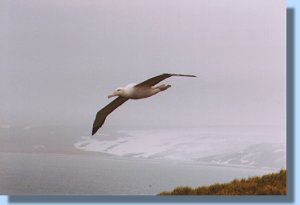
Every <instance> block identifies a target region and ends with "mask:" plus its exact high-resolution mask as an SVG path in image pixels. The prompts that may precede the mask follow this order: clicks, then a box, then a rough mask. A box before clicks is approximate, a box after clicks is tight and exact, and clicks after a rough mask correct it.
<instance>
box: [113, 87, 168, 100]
mask: <svg viewBox="0 0 300 205" xmlns="http://www.w3.org/2000/svg"><path fill="white" fill-rule="evenodd" d="M136 85H137V84H136V83H131V84H129V85H127V86H125V87H121V88H117V89H116V90H115V91H114V92H113V94H112V95H109V96H108V98H111V97H114V96H121V97H124V98H128V99H133V100H137V99H142V98H148V97H150V96H152V95H155V94H157V93H159V92H161V91H164V90H166V89H168V88H169V87H171V86H170V85H165V84H162V85H160V86H151V87H150V86H136Z"/></svg>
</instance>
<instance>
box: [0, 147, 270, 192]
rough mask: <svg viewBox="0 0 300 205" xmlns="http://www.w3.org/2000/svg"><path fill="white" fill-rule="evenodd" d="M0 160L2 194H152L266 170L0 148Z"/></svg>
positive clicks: (228, 179)
mask: <svg viewBox="0 0 300 205" xmlns="http://www.w3.org/2000/svg"><path fill="white" fill-rule="evenodd" d="M0 164H1V169H0V193H1V194H7V195H40V194H43V195H156V194H158V193H160V192H162V191H167V190H172V189H173V188H175V187H177V186H180V185H184V186H187V185H188V186H193V187H196V186H200V185H209V184H213V183H217V182H218V183H220V182H228V181H230V180H232V179H234V178H241V177H248V176H255V175H262V174H265V173H268V172H269V171H267V170H257V169H249V168H247V169H245V168H231V167H215V166H199V165H193V164H188V163H180V162H175V161H170V160H166V161H162V160H141V159H135V158H134V159H132V158H122V157H121V158H118V157H107V156H100V155H99V156H96V155H94V156H88V155H85V156H81V155H57V154H28V153H26V154H25V153H1V154H0Z"/></svg>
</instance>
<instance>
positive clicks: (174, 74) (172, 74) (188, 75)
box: [164, 73, 198, 78]
mask: <svg viewBox="0 0 300 205" xmlns="http://www.w3.org/2000/svg"><path fill="white" fill-rule="evenodd" d="M164 74H165V75H169V76H184V77H194V78H197V77H198V76H196V75H191V74H176V73H164Z"/></svg>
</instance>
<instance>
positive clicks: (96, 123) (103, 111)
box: [92, 97, 128, 135]
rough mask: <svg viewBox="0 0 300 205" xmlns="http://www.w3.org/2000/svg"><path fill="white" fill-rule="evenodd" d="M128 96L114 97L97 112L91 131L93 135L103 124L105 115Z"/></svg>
mask: <svg viewBox="0 0 300 205" xmlns="http://www.w3.org/2000/svg"><path fill="white" fill-rule="evenodd" d="M127 100H128V98H124V97H117V98H116V99H114V100H113V101H112V102H111V103H109V104H108V105H106V106H105V107H104V108H102V109H101V110H100V111H99V112H97V115H96V118H95V121H94V124H93V131H92V135H94V134H95V133H96V132H97V131H98V129H99V128H100V127H101V126H102V125H103V123H104V121H105V119H106V117H107V116H108V115H109V114H110V113H111V112H112V111H114V110H115V109H116V108H117V107H119V106H120V105H122V104H123V103H124V102H126V101H127Z"/></svg>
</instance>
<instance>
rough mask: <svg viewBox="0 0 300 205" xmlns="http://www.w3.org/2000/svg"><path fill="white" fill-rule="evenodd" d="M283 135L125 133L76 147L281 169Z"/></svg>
mask: <svg viewBox="0 0 300 205" xmlns="http://www.w3.org/2000/svg"><path fill="white" fill-rule="evenodd" d="M284 136H285V135H284V133H280V129H278V128H276V127H230V126H223V127H203V128H193V129H148V130H122V131H119V132H116V133H114V134H108V135H107V136H102V135H101V134H100V135H98V136H97V137H90V136H86V137H85V136H83V137H81V140H79V141H78V142H76V143H75V144H74V146H75V147H76V148H78V149H81V150H85V151H92V152H101V153H106V154H112V155H116V156H124V157H134V158H143V159H168V160H179V161H186V162H194V163H197V164H209V165H216V166H237V167H250V168H260V169H280V168H285V167H286V158H285V156H286V143H285V139H284ZM103 138H104V139H103Z"/></svg>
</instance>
